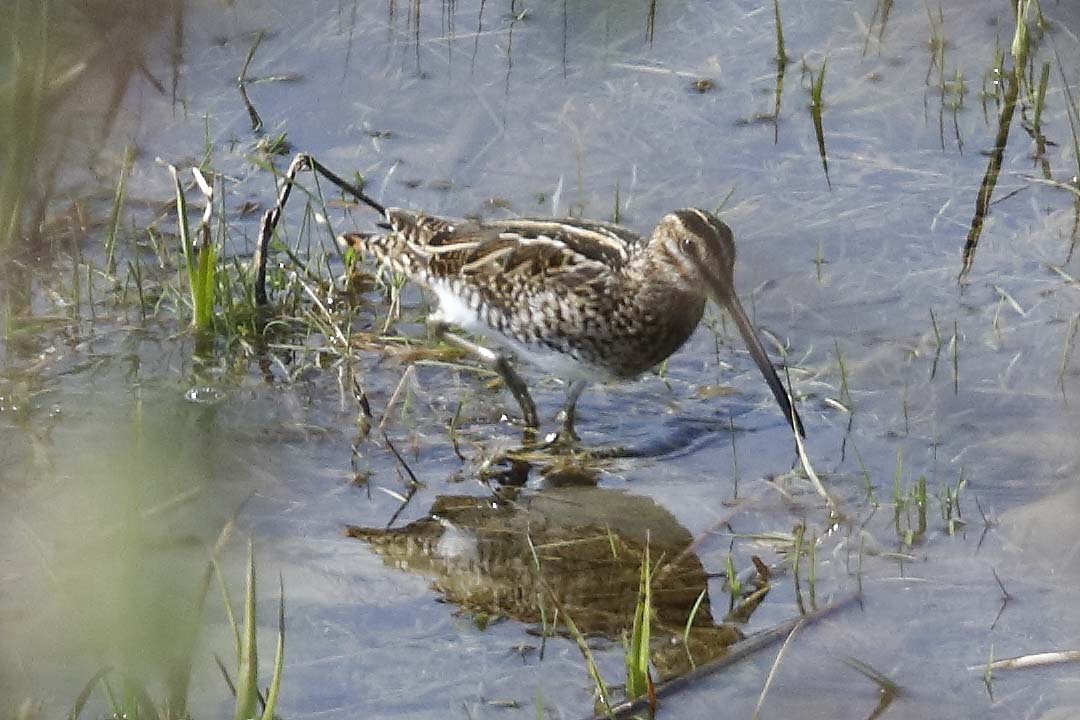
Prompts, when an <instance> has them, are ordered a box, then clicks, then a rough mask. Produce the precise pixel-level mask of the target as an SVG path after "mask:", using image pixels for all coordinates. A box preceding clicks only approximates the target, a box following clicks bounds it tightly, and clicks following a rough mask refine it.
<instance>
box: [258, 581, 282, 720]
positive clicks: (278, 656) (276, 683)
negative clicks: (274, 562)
mask: <svg viewBox="0 0 1080 720" xmlns="http://www.w3.org/2000/svg"><path fill="white" fill-rule="evenodd" d="M278 589H279V591H280V594H279V595H278V598H279V599H278V636H277V647H276V648H275V650H274V674H273V676H272V677H271V678H270V690H269V691H268V692H267V693H266V707H265V708H263V715H262V720H273V718H274V708H275V707H276V706H277V699H278V693H279V692H280V691H281V670H282V668H283V667H284V665H285V581H284V580H283V579H282V577H281V575H280V574H279V575H278Z"/></svg>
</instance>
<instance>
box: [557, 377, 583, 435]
mask: <svg viewBox="0 0 1080 720" xmlns="http://www.w3.org/2000/svg"><path fill="white" fill-rule="evenodd" d="M586 384H587V383H586V382H585V381H584V380H574V381H573V382H571V383H570V389H569V390H567V391H566V403H565V404H564V405H563V407H562V410H560V411H559V414H558V415H557V416H556V417H557V418H558V420H559V421H560V422H562V430H560V431H559V435H560V436H561V437H562V439H563V440H569V441H572V442H577V441H579V440H580V439H581V438H579V437H578V435H577V433H576V432H574V418H575V416H576V409H577V401H578V398H579V397H581V392H582V391H583V390H584V389H585V385H586Z"/></svg>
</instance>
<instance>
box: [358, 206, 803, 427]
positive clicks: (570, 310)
mask: <svg viewBox="0 0 1080 720" xmlns="http://www.w3.org/2000/svg"><path fill="white" fill-rule="evenodd" d="M385 217H386V229H387V232H386V233H385V234H374V235H361V234H351V235H346V236H345V237H344V240H345V241H346V242H348V243H350V244H352V245H354V246H356V247H357V248H358V249H365V250H367V251H369V252H371V253H372V254H373V255H375V257H376V258H377V259H378V260H380V261H381V262H382V263H384V264H386V265H388V266H390V267H391V268H393V269H394V270H396V271H398V272H401V273H403V274H405V275H407V276H409V277H410V278H412V279H413V280H415V281H417V282H419V283H421V284H422V285H425V286H426V287H428V288H429V289H431V290H432V291H433V292H434V293H435V295H436V296H437V297H438V300H439V309H438V311H437V312H436V313H435V315H434V316H433V318H432V319H433V320H434V321H436V323H438V324H439V325H440V327H444V326H445V325H455V326H457V327H460V328H463V329H465V330H468V331H470V332H476V333H479V334H482V335H485V336H487V337H488V338H490V339H491V340H492V341H494V342H496V343H497V344H499V345H502V346H504V347H508V348H509V349H511V350H513V351H514V352H516V353H517V354H519V355H521V356H523V357H524V358H526V359H528V360H530V361H532V362H534V363H536V364H537V365H539V366H540V367H542V368H544V369H546V370H548V371H549V372H553V373H555V374H557V375H560V376H562V377H563V378H565V379H568V380H571V381H573V385H572V386H571V391H570V396H569V400H568V403H567V407H566V420H567V425H568V428H569V429H570V430H571V432H572V426H571V424H572V420H573V408H574V403H575V402H576V400H577V396H578V394H579V393H580V391H581V389H582V387H583V383H584V382H585V381H596V380H601V381H602V380H608V379H626V378H631V377H634V376H636V375H639V374H640V373H642V372H644V371H646V370H648V369H649V368H652V367H654V366H656V365H657V364H659V363H660V362H662V361H663V360H664V359H666V358H667V357H669V356H670V355H671V354H672V353H674V352H675V351H676V350H678V349H679V348H680V347H681V346H682V345H683V343H684V342H686V340H687V339H688V338H689V337H690V335H691V334H692V333H693V331H694V329H695V328H696V327H697V325H698V322H699V321H700V320H701V316H702V314H703V312H704V309H705V303H706V301H707V300H708V299H709V298H710V297H711V298H713V299H714V300H716V301H717V302H718V303H719V304H720V305H722V306H723V307H724V308H725V309H727V310H728V312H729V313H730V314H731V316H732V318H733V319H734V321H735V324H736V325H737V326H738V328H739V331H740V333H741V334H742V336H743V339H744V340H745V341H746V344H747V347H748V348H749V350H750V353H751V355H752V356H753V358H754V361H755V362H756V363H757V365H758V367H759V369H760V370H761V372H762V374H763V375H764V377H765V379H766V381H767V382H768V383H769V386H770V388H771V389H772V391H773V394H774V396H775V397H776V400H777V402H778V403H779V405H780V407H781V409H782V410H783V412H784V415H785V416H786V418H787V420H788V422H789V423H790V424H791V426H792V427H793V428H795V429H796V430H797V431H798V432H799V433H800V434H801V433H802V432H803V430H802V423H801V421H800V419H799V416H798V413H797V411H796V410H795V408H794V407H792V405H791V403H790V401H789V398H788V395H787V392H786V390H785V389H784V386H783V385H782V384H781V383H780V380H779V378H778V377H777V375H776V371H775V370H774V369H773V367H772V364H771V363H770V362H769V359H768V356H767V355H766V354H765V351H764V349H763V348H762V347H761V343H760V342H759V340H758V338H757V335H756V334H755V332H754V330H753V327H752V325H751V324H750V321H749V319H748V318H747V316H746V313H745V312H744V311H743V309H742V306H741V304H740V303H739V300H738V297H737V296H736V294H735V288H734V279H733V272H734V265H735V245H734V240H733V238H732V234H731V230H730V229H728V227H727V225H725V224H724V223H723V222H721V221H720V220H719V219H717V218H716V217H715V216H713V215H711V214H709V213H707V212H704V211H702V210H696V209H684V210H677V211H675V212H673V213H670V214H668V215H666V216H665V217H664V218H663V219H662V220H661V222H660V224H659V225H658V226H657V227H656V229H655V230H654V231H653V233H652V235H651V236H650V237H649V238H648V239H647V240H646V239H644V238H642V237H640V236H638V235H636V234H635V233H633V232H631V231H629V230H626V229H625V228H622V227H619V226H617V225H612V224H609V223H601V222H595V221H585V220H577V219H528V218H526V219H513V220H491V221H486V222H476V221H467V220H462V221H456V220H448V219H445V218H439V217H430V216H426V215H423V214H419V213H414V212H410V211H407V210H400V209H397V208H390V209H387V210H386V211H385ZM455 337H456V336H455ZM457 342H458V343H459V344H463V345H466V346H468V347H469V348H470V349H473V350H474V351H475V352H477V353H478V354H479V355H481V356H482V357H484V359H485V360H486V361H488V362H489V363H491V364H493V365H494V366H496V369H499V371H500V374H503V376H504V378H505V379H507V381H508V385H510V387H511V389H512V390H513V391H514V394H515V396H516V397H517V399H518V401H519V403H520V404H521V406H522V410H523V411H524V412H525V415H526V422H527V424H530V425H535V424H536V421H535V409H534V408H533V406H532V401H531V398H528V393H527V390H525V389H524V383H522V382H521V381H520V379H519V378H517V377H516V375H513V372H512V371H511V370H509V365H507V364H506V362H505V360H504V359H502V358H496V357H495V356H493V355H492V354H491V353H490V351H483V350H480V349H479V348H475V347H474V346H471V345H469V344H468V343H467V342H466V341H464V340H461V339H458V340H457ZM485 352H486V354H485ZM507 373H509V376H508V374H507Z"/></svg>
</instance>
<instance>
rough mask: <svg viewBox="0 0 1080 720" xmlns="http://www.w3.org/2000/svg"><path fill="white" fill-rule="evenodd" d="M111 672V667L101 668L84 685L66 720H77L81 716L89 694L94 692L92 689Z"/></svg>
mask: <svg viewBox="0 0 1080 720" xmlns="http://www.w3.org/2000/svg"><path fill="white" fill-rule="evenodd" d="M111 671H112V668H111V667H103V668H101V669H100V670H98V671H97V672H96V673H94V675H93V676H92V677H91V678H90V679H89V680H87V681H86V684H85V685H83V689H82V690H81V691H80V692H79V696H78V697H77V698H75V704H74V705H73V706H72V708H71V712H70V713H68V720H79V716H80V715H82V711H83V709H84V708H85V707H86V703H87V701H89V700H90V693H92V692H94V688H96V687H97V685H98V683H99V682H101V678H103V677H105V676H106V675H108V674H109V673H110V672H111Z"/></svg>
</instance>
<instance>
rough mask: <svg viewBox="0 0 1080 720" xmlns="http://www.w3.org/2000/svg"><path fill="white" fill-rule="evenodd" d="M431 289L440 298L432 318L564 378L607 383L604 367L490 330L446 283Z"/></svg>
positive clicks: (608, 374)
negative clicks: (476, 336) (481, 338)
mask: <svg viewBox="0 0 1080 720" xmlns="http://www.w3.org/2000/svg"><path fill="white" fill-rule="evenodd" d="M431 291H432V292H433V293H435V297H436V298H437V299H438V301H439V308H438V310H436V311H435V312H434V313H432V315H431V319H432V320H434V321H439V322H444V323H448V324H450V325H454V326H455V327H459V328H461V329H462V330H465V331H466V332H469V333H472V334H475V335H480V336H482V337H483V338H485V339H486V340H488V342H490V343H492V344H494V345H497V346H499V347H502V348H505V349H507V350H510V351H512V352H513V353H514V354H515V355H516V356H518V357H519V358H520V359H522V360H525V361H526V362H529V363H531V364H533V365H535V366H536V367H538V368H540V369H541V370H544V371H545V372H547V373H550V374H551V375H554V376H556V377H558V378H561V379H563V380H566V381H574V380H586V381H588V382H606V381H608V380H611V379H612V377H613V376H612V374H611V373H610V372H608V371H607V370H605V369H604V368H601V367H597V366H596V365H593V364H591V363H584V362H581V361H579V360H578V359H577V358H575V357H573V356H572V355H568V354H566V353H562V352H559V351H558V350H552V349H551V348H548V347H545V346H543V345H532V344H525V343H522V342H519V341H518V340H516V339H514V338H512V337H508V336H506V335H503V334H502V333H500V332H498V331H496V330H493V329H492V328H491V327H490V326H489V325H488V324H487V323H485V322H483V321H481V320H480V318H479V317H478V316H477V314H476V311H475V310H473V309H472V308H471V307H469V305H468V304H467V303H466V302H465V301H464V300H462V299H461V297H459V296H458V294H457V293H455V292H452V291H451V289H450V288H449V287H448V286H446V285H443V284H438V285H433V286H432V287H431Z"/></svg>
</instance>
